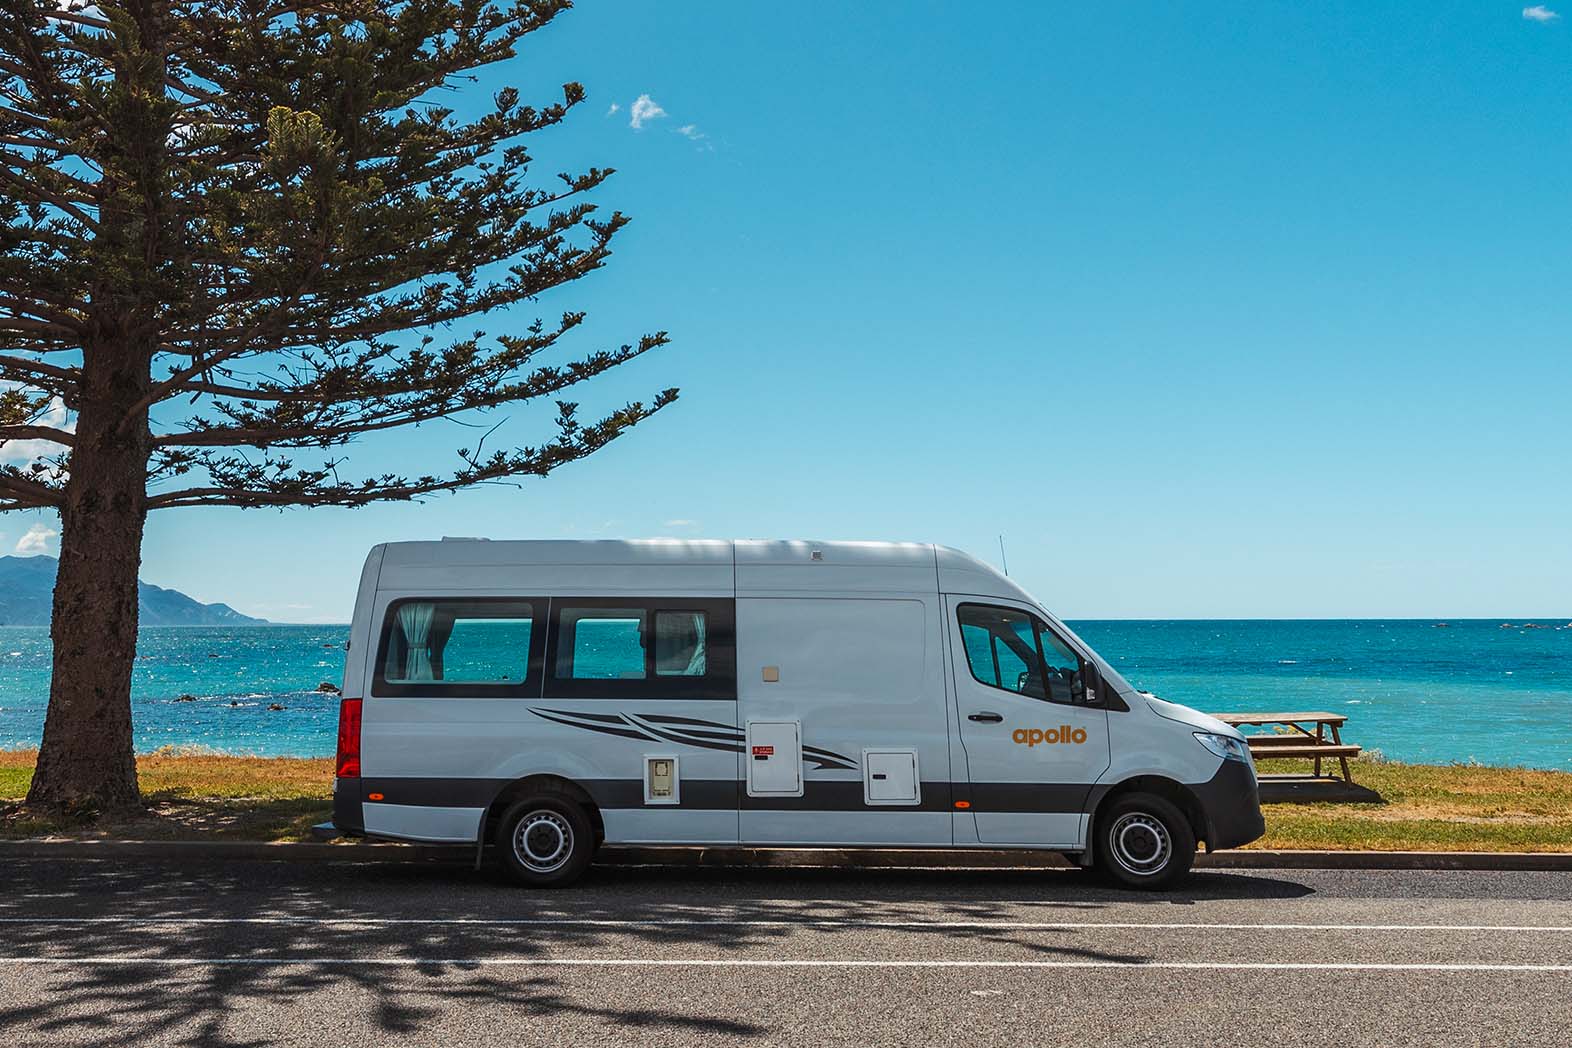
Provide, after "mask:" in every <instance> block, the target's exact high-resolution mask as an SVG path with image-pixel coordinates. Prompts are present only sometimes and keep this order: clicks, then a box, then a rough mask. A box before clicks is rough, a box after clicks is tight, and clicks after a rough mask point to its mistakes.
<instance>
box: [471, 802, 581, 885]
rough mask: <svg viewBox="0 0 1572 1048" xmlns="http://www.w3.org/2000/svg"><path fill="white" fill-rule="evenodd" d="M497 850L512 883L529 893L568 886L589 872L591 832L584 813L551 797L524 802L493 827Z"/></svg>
mask: <svg viewBox="0 0 1572 1048" xmlns="http://www.w3.org/2000/svg"><path fill="white" fill-rule="evenodd" d="M495 844H496V846H497V851H498V853H499V854H501V856H502V863H503V865H504V866H506V867H507V868H508V872H509V873H511V874H512V875H513V876H514V878H515V879H516V880H519V881H521V882H523V883H524V884H527V885H529V886H530V887H532V888H558V887H561V886H563V885H566V884H572V883H573V882H574V881H576V880H578V879H579V877H581V876H582V875H583V873H584V871H585V870H586V869H588V868H589V864H590V859H591V858H593V857H594V854H595V831H594V828H593V827H591V826H590V821H589V818H588V817H587V816H586V815H585V814H584V809H583V808H581V807H580V806H579V805H578V804H576V803H575V802H574V801H572V800H570V799H568V798H566V797H562V796H559V795H556V794H549V793H543V794H537V795H536V796H533V797H526V798H524V799H523V800H521V801H519V802H518V803H517V804H514V805H513V806H512V807H510V808H509V809H508V810H507V811H506V812H505V813H504V814H503V816H502V818H501V820H500V821H499V822H498V823H497V838H496V841H495Z"/></svg>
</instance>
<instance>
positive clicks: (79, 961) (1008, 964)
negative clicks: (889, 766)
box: [0, 955, 1572, 974]
mask: <svg viewBox="0 0 1572 1048" xmlns="http://www.w3.org/2000/svg"><path fill="white" fill-rule="evenodd" d="M5 965H30V966H56V967H71V966H81V965H92V966H113V965H122V966H128V965H158V966H160V967H217V966H227V967H260V966H272V967H291V966H293V967H357V968H373V967H374V968H420V967H431V966H434V965H451V966H454V967H462V968H534V967H543V968H544V967H552V968H1150V969H1159V970H1180V971H1267V972H1272V971H1305V972H1543V973H1554V974H1572V964H1467V963H1463V964H1447V963H1430V964H1401V963H1393V964H1381V963H1364V962H1357V961H1348V962H1336V961H1332V962H1310V961H1305V962H1295V961H1282V962H1278V961H1240V962H1231V961H947V960H921V961H872V960H800V961H792V960H741V959H737V960H732V959H724V958H722V959H708V958H700V959H696V960H665V959H657V958H644V957H540V958H536V957H146V956H134V955H126V956H101V957H0V967H3V966H5Z"/></svg>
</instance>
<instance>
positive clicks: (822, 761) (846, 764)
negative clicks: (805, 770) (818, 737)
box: [802, 746, 857, 771]
mask: <svg viewBox="0 0 1572 1048" xmlns="http://www.w3.org/2000/svg"><path fill="white" fill-rule="evenodd" d="M802 759H803V760H805V761H808V760H811V761H813V762H814V764H815V767H819V768H835V769H838V770H843V771H856V770H857V762H856V761H854V760H852V759H851V758H850V757H842V756H841V755H840V754H839V753H836V752H834V751H833V750H821V749H819V747H817V746H804V747H803V748H802Z"/></svg>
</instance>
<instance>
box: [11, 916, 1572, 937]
mask: <svg viewBox="0 0 1572 1048" xmlns="http://www.w3.org/2000/svg"><path fill="white" fill-rule="evenodd" d="M0 925H11V926H17V925H23V926H25V925H44V926H51V927H70V926H83V927H91V926H96V925H136V926H139V927H151V926H159V927H175V926H181V925H192V926H204V925H281V926H286V927H287V926H303V927H328V928H333V927H341V928H367V927H400V926H407V925H418V926H423V927H431V926H436V927H445V926H451V927H473V928H485V927H499V928H511V927H519V928H553V927H585V928H694V927H698V928H705V927H714V928H869V929H879V928H887V929H892V930H899V929H908V928H909V929H914V930H927V929H934V930H946V929H954V930H965V929H976V930H978V931H1095V930H1098V929H1103V928H1107V929H1114V930H1126V931H1128V930H1136V931H1299V932H1315V931H1324V932H1524V933H1535V934H1537V933H1550V934H1567V933H1572V925H1562V924H1284V923H1261V924H1250V923H1223V922H1205V921H918V920H911V921H899V920H888V921H880V920H870V921H849V920H835V919H823V920H821V919H818V918H812V917H807V918H803V919H800V920H758V919H751V918H744V917H739V918H729V917H695V918H680V917H659V918H647V919H631V920H617V919H601V918H589V917H303V916H302V917H159V916H141V917H139V916H116V917H0Z"/></svg>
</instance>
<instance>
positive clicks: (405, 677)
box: [374, 598, 537, 697]
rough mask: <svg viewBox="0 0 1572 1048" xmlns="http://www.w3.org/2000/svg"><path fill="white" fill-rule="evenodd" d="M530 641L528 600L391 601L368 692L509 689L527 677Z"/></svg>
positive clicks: (521, 684)
mask: <svg viewBox="0 0 1572 1048" xmlns="http://www.w3.org/2000/svg"><path fill="white" fill-rule="evenodd" d="M536 640H537V637H536V632H535V604H534V603H533V602H531V601H527V600H508V599H500V600H474V599H460V598H456V599H443V598H432V599H416V600H400V601H396V602H395V603H394V604H393V605H392V606H391V607H390V608H389V609H388V615H387V619H386V621H385V623H384V624H383V630H382V643H381V647H380V649H379V651H378V654H377V662H376V675H375V680H374V686H375V687H374V691H375V692H376V693H379V694H384V695H400V694H418V695H422V696H426V695H430V696H438V697H440V696H443V695H480V694H503V695H506V694H513V693H515V692H517V691H519V690H520V689H523V688H524V687H525V686H526V684H527V683H528V682H529V681H530V676H531V674H530V665H531V658H530V656H531V652H532V650H533V648H534V647H535V641H536Z"/></svg>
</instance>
